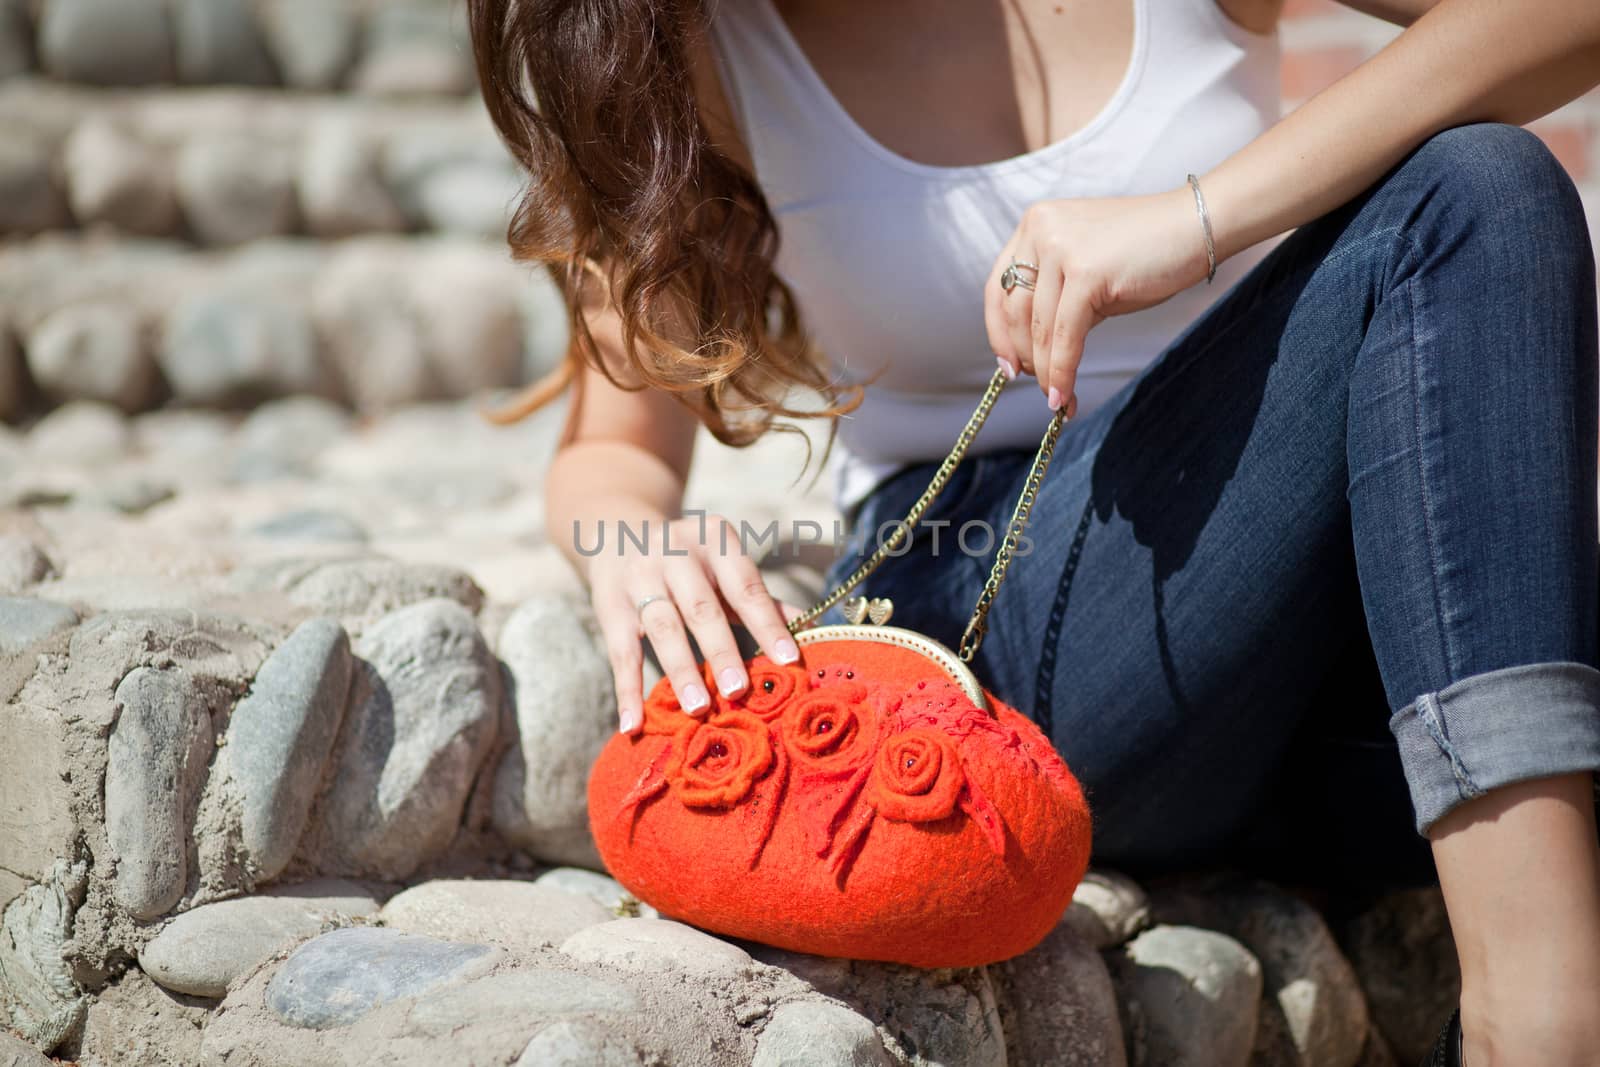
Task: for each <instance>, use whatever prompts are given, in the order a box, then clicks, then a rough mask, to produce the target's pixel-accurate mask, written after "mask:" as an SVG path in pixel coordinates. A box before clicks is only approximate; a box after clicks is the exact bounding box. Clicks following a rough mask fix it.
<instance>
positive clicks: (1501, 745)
mask: <svg viewBox="0 0 1600 1067" xmlns="http://www.w3.org/2000/svg"><path fill="white" fill-rule="evenodd" d="M1389 729H1390V731H1392V732H1393V733H1394V736H1395V740H1396V741H1398V742H1399V744H1400V762H1401V764H1402V766H1403V767H1404V768H1405V775H1406V782H1407V783H1408V784H1409V785H1410V787H1411V802H1412V805H1413V806H1414V807H1415V808H1416V813H1417V833H1419V834H1424V835H1426V834H1427V832H1428V828H1429V827H1431V826H1432V825H1433V824H1434V823H1436V822H1438V821H1439V820H1440V819H1441V818H1443V817H1444V816H1445V815H1446V814H1447V813H1448V812H1449V811H1450V810H1451V809H1452V808H1454V807H1455V806H1456V805H1457V804H1460V803H1462V802H1463V801H1467V800H1471V799H1473V798H1474V797H1478V796H1482V795H1483V794H1484V793H1486V792H1488V791H1489V790H1491V789H1496V788H1498V787H1500V786H1503V785H1510V784H1511V783H1512V782H1520V781H1524V780H1526V779H1529V778H1545V777H1549V776H1551V775H1557V774H1572V773H1575V772H1578V771H1594V770H1597V769H1600V671H1597V670H1595V669H1594V668H1593V667H1590V666H1587V665H1586V664H1582V663H1532V664H1528V665H1525V666H1521V667H1506V668H1504V669H1503V670H1498V671H1487V672H1485V673H1483V674H1475V675H1473V676H1472V677H1470V678H1463V679H1462V680H1461V681H1459V682H1455V683H1454V684H1452V685H1449V686H1446V687H1445V688H1443V689H1441V690H1439V691H1438V692H1436V693H1424V694H1423V695H1422V696H1419V697H1418V698H1417V699H1416V700H1414V701H1412V702H1411V703H1410V704H1407V705H1406V706H1405V707H1403V708H1401V709H1400V710H1399V711H1397V712H1395V713H1394V715H1393V716H1392V717H1391V718H1390V719H1389Z"/></svg>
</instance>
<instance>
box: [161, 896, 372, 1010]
mask: <svg viewBox="0 0 1600 1067" xmlns="http://www.w3.org/2000/svg"><path fill="white" fill-rule="evenodd" d="M377 910H378V903H377V901H375V900H373V899H372V897H371V895H369V894H368V893H366V892H365V891H364V890H363V889H362V888H361V887H360V886H358V885H356V884H355V883H353V882H339V881H334V880H328V881H323V882H309V883H305V884H303V885H298V886H291V887H289V888H287V889H279V890H273V891H270V892H267V893H262V894H260V895H257V896H249V897H240V898H238V899H236V900H224V901H219V902H217V903H215V904H204V905H202V906H200V907H198V908H195V909H194V910H192V911H186V912H184V913H183V914H182V915H179V916H178V917H177V918H176V919H173V920H172V922H170V923H168V924H167V926H166V927H165V928H163V929H162V931H161V932H160V933H159V934H157V935H156V936H155V937H154V938H153V939H151V940H150V941H149V942H148V943H147V944H146V945H145V946H144V948H142V949H140V950H139V966H140V967H141V968H143V969H144V971H145V973H146V974H148V975H149V976H150V977H151V978H154V979H155V980H156V981H157V982H159V983H160V984H161V985H162V986H164V987H165V988H167V989H170V990H172V991H174V992H177V993H188V994H190V995H192V996H197V997H220V996H222V995H223V994H224V993H226V992H227V991H228V984H229V983H230V982H232V981H233V980H234V979H235V978H238V977H239V976H240V975H242V974H245V973H247V972H249V971H250V970H251V969H253V968H254V967H255V966H256V965H257V964H258V963H260V962H261V961H262V960H264V959H266V958H267V957H269V956H271V955H272V954H273V953H274V952H276V951H278V950H279V949H280V948H282V947H284V946H286V945H289V944H292V943H294V942H296V941H300V940H304V939H305V938H308V937H314V936H315V935H317V934H319V933H321V932H322V930H323V927H324V926H325V925H326V924H328V923H330V922H338V921H343V920H348V919H352V918H359V917H362V916H367V915H372V914H374V913H376V912H377Z"/></svg>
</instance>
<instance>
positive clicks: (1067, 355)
mask: <svg viewBox="0 0 1600 1067" xmlns="http://www.w3.org/2000/svg"><path fill="white" fill-rule="evenodd" d="M1097 321H1098V320H1097V318H1096V315H1095V312H1094V308H1093V306H1092V305H1091V304H1090V302H1089V298H1088V296H1087V295H1085V294H1084V293H1081V292H1079V291H1078V290H1077V289H1075V288H1074V287H1072V286H1071V285H1068V286H1067V287H1066V288H1065V290H1064V291H1063V292H1062V295H1061V300H1060V302H1059V304H1058V306H1057V308H1056V314H1055V322H1054V323H1053V325H1052V326H1051V329H1050V336H1049V338H1048V340H1049V342H1050V355H1049V357H1048V363H1047V367H1048V370H1047V372H1046V373H1045V374H1041V376H1040V385H1041V387H1042V388H1043V389H1044V391H1045V399H1046V401H1047V402H1048V403H1049V405H1050V410H1051V411H1059V410H1061V408H1062V407H1066V408H1067V417H1068V418H1071V417H1072V416H1073V415H1074V414H1075V413H1076V412H1077V410H1078V408H1077V396H1076V394H1075V391H1076V388H1077V384H1078V364H1079V363H1080V362H1082V360H1083V346H1084V341H1085V339H1086V338H1087V337H1088V335H1089V331H1090V330H1092V329H1093V328H1094V326H1095V323H1096V322H1097ZM1069 401H1070V403H1069Z"/></svg>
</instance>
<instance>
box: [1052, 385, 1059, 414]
mask: <svg viewBox="0 0 1600 1067" xmlns="http://www.w3.org/2000/svg"><path fill="white" fill-rule="evenodd" d="M1050 410H1051V411H1060V410H1061V390H1059V389H1057V388H1056V387H1055V386H1053V385H1052V386H1051V387H1050Z"/></svg>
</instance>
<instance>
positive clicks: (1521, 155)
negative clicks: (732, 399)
mask: <svg viewBox="0 0 1600 1067" xmlns="http://www.w3.org/2000/svg"><path fill="white" fill-rule="evenodd" d="M979 355H980V354H979V353H974V358H978V357H979ZM1033 387H1034V386H1033V384H1032V382H1031V381H1029V382H1027V383H1026V384H1024V383H1021V382H1019V383H1018V385H1017V386H1015V388H1033ZM1596 396H1597V382H1596V317H1595V269H1594V258H1593V253H1592V250H1591V248H1590V244H1589V238H1588V234H1587V229H1586V226H1585V221H1584V216H1583V209H1582V207H1581V205H1580V203H1579V200H1578V194H1577V191H1576V189H1575V188H1574V187H1573V185H1572V183H1571V181H1570V179H1569V178H1568V177H1567V176H1566V174H1565V173H1564V172H1563V171H1562V169H1561V167H1560V166H1559V165H1558V164H1557V162H1556V161H1555V160H1554V158H1553V157H1552V156H1551V155H1550V153H1549V152H1548V150H1547V149H1546V148H1545V147H1544V145H1543V144H1542V143H1541V142H1540V141H1539V140H1538V139H1537V138H1535V137H1534V136H1533V135H1532V134H1529V133H1527V132H1526V131H1525V130H1522V129H1520V128H1517V127H1513V126H1506V125H1500V124H1489V123H1485V124H1476V125H1469V126H1462V127H1457V128H1454V129H1450V130H1447V131H1444V132H1442V133H1440V134H1438V135H1437V136H1435V137H1433V138H1431V139H1430V140H1428V141H1427V142H1426V143H1424V144H1423V145H1421V146H1419V147H1418V148H1417V149H1416V150H1415V151H1414V152H1413V153H1411V154H1410V155H1409V156H1408V157H1407V158H1406V159H1404V160H1403V161H1402V162H1400V163H1399V164H1397V165H1396V166H1395V167H1394V168H1393V169H1392V170H1390V172H1389V173H1388V174H1386V175H1385V176H1384V177H1383V178H1382V179H1381V180H1380V181H1378V182H1377V183H1376V184H1375V185H1374V186H1373V187H1372V188H1371V189H1369V190H1368V191H1367V192H1365V193H1363V194H1362V195H1361V196H1359V197H1358V198H1356V199H1355V200H1353V201H1351V202H1350V203H1349V204H1347V205H1345V206H1343V207H1341V208H1339V209H1338V210H1335V211H1333V212H1330V213H1329V214H1328V215H1326V216H1324V217H1322V218H1320V219H1318V220H1316V221H1314V222H1312V223H1310V224H1308V225H1305V226H1303V227H1301V228H1300V229H1298V230H1297V231H1296V232H1294V233H1293V234H1291V235H1290V236H1289V237H1288V238H1286V239H1285V240H1284V241H1283V242H1282V243H1281V244H1280V245H1279V246H1278V247H1277V248H1276V249H1274V250H1273V251H1272V253H1271V254H1270V255H1269V256H1268V257H1267V258H1266V259H1265V260H1264V261H1263V262H1262V263H1260V264H1259V265H1258V266H1257V267H1256V268H1255V269H1254V270H1253V271H1252V272H1251V273H1250V274H1249V275H1248V276H1247V277H1245V278H1244V279H1243V280H1241V281H1240V282H1239V283H1238V284H1237V285H1236V286H1235V287H1234V288H1233V289H1232V290H1231V291H1230V292H1228V293H1227V294H1225V295H1224V297H1223V298H1222V299H1221V300H1220V301H1219V302H1218V303H1217V304H1216V305H1215V306H1214V307H1213V308H1212V309H1211V310H1210V311H1209V312H1208V313H1207V314H1206V315H1204V316H1203V317H1202V318H1201V319H1200V320H1198V321H1197V322H1196V323H1194V324H1193V325H1192V326H1191V327H1190V328H1189V329H1188V330H1187V331H1186V332H1185V333H1184V334H1183V336H1181V337H1180V338H1178V339H1177V340H1176V341H1175V342H1173V343H1172V344H1171V345H1170V346H1169V347H1168V348H1167V349H1166V351H1164V352H1162V353H1161V355H1160V357H1159V358H1158V359H1156V360H1155V361H1154V363H1153V364H1151V365H1150V366H1149V367H1148V368H1147V369H1146V370H1145V371H1144V372H1143V373H1142V374H1141V375H1139V377H1137V378H1136V379H1135V380H1133V381H1131V382H1130V383H1128V385H1127V386H1126V387H1125V388H1123V389H1122V390H1121V391H1120V392H1119V393H1118V394H1117V395H1116V397H1115V398H1114V399H1113V400H1112V401H1111V402H1110V403H1108V404H1106V405H1104V406H1102V407H1100V408H1098V409H1096V410H1095V411H1093V412H1091V413H1088V414H1086V415H1084V416H1083V417H1081V418H1078V419H1075V420H1074V421H1073V422H1071V423H1070V424H1068V425H1067V427H1066V428H1065V430H1064V432H1063V434H1062V437H1061V441H1060V445H1059V447H1058V448H1057V450H1056V455H1055V461H1054V464H1053V466H1052V467H1051V469H1050V471H1049V473H1048V475H1047V476H1046V478H1045V480H1044V484H1043V487H1042V489H1041V491H1040V493H1039V495H1038V501H1037V504H1036V506H1035V508H1034V511H1033V517H1032V520H1031V522H1030V525H1029V528H1028V536H1029V538H1030V540H1031V542H1032V550H1031V552H1030V553H1029V554H1028V555H1027V556H1025V557H1022V558H1019V559H1018V560H1017V561H1016V562H1015V563H1014V564H1013V566H1012V568H1011V572H1010V576H1009V577H1008V578H1007V580H1006V583H1005V585H1004V587H1003V588H1002V590H1001V592H1000V594H999V596H998V598H997V600H996V602H995V604H994V608H993V611H992V612H991V614H990V617H989V632H988V636H987V638H986V639H985V642H984V644H983V646H982V649H981V651H980V652H979V655H978V657H977V659H976V661H975V662H974V669H975V670H976V672H977V674H978V676H979V677H980V678H981V679H982V681H983V682H984V684H985V685H986V686H987V687H988V688H989V689H990V690H991V691H992V692H994V693H995V694H996V695H998V696H999V697H1000V698H1001V699H1003V700H1005V701H1006V702H1008V703H1011V704H1014V705H1015V706H1016V707H1018V708H1019V709H1020V710H1022V711H1023V712H1025V713H1026V714H1029V715H1031V716H1032V717H1033V718H1034V719H1035V721H1037V722H1038V723H1039V724H1040V725H1041V726H1042V727H1043V728H1044V729H1045V731H1046V732H1047V733H1048V734H1049V736H1050V737H1051V738H1052V739H1053V740H1054V742H1055V744H1056V746H1057V748H1059V749H1060V751H1061V753H1062V755H1063V756H1064V757H1065V758H1066V760H1067V762H1068V764H1069V765H1070V766H1071V767H1072V768H1073V770H1074V772H1075V773H1076V774H1077V775H1078V777H1079V778H1080V780H1081V781H1082V782H1083V783H1084V785H1085V787H1086V788H1087V790H1088V794H1089V798H1090V803H1091V807H1092V808H1093V811H1094V816H1095V835H1096V836H1095V853H1096V857H1097V861H1098V862H1101V863H1107V864H1112V865H1120V866H1123V867H1125V868H1129V869H1134V870H1142V871H1153V870H1157V869H1162V868H1173V867H1179V866H1193V865H1195V864H1197V863H1207V862H1212V861H1223V862H1234V861H1235V860H1238V859H1240V858H1241V857H1243V858H1248V857H1257V858H1260V857H1270V858H1271V861H1272V864H1274V865H1276V866H1277V867H1278V868H1279V873H1280V874H1282V875H1283V876H1285V877H1298V876H1304V877H1308V878H1314V877H1325V876H1332V877H1335V878H1338V877H1340V876H1347V877H1350V878H1352V879H1353V880H1357V881H1359V880H1361V878H1362V877H1369V878H1372V879H1376V880H1386V879H1387V880H1411V879H1413V878H1418V877H1425V876H1426V873H1427V872H1428V871H1431V866H1429V865H1428V859H1427V848H1426V842H1425V841H1424V839H1423V838H1422V837H1420V836H1418V835H1419V834H1420V833H1423V832H1425V831H1426V830H1427V829H1428V827H1429V826H1431V825H1432V824H1433V823H1434V822H1435V821H1437V820H1438V819H1439V818H1440V817H1441V816H1443V815H1444V814H1445V813H1447V812H1448V811H1450V810H1451V809H1452V808H1454V807H1455V806H1456V805H1458V804H1460V803H1462V802H1463V801H1465V800H1468V799H1470V798H1472V797H1475V796H1478V795H1480V794H1481V793H1483V792H1485V791H1486V790H1490V789H1494V788H1496V787H1497V786H1502V785H1506V784H1508V783H1511V782H1515V781H1519V780H1523V779H1528V778H1535V777H1541V776H1546V775H1553V774H1560V773H1566V772H1575V771H1592V770H1595V769H1597V768H1600V671H1597V670H1596V666H1597V657H1600V647H1597V629H1600V549H1597V541H1596V534H1597V516H1596V441H1597V437H1600V431H1597V425H1596V422H1597V419H1596ZM1043 402H1044V401H1043V400H1042V399H1041V400H1040V403H1043ZM979 441H980V442H981V441H982V438H981V436H980V437H979ZM1031 458H1032V456H1031V453H1020V452H1003V453H993V454H987V455H981V456H978V457H976V458H969V459H968V461H967V462H966V463H965V464H964V465H963V466H962V467H961V468H959V469H958V471H957V473H956V474H955V476H954V478H953V479H952V482H951V484H950V485H949V487H948V488H947V489H946V490H945V492H944V495H943V496H942V497H941V498H940V500H939V501H938V502H937V503H936V505H935V506H934V507H933V509H932V510H931V511H930V513H929V514H928V515H927V517H926V518H925V520H924V522H923V525H922V526H921V527H920V528H919V530H918V531H917V532H916V534H915V536H914V538H913V541H912V544H911V547H910V548H909V550H908V551H906V552H905V553H904V554H903V555H901V556H900V557H898V558H895V559H892V560H890V561H889V562H888V563H887V564H885V565H884V566H883V567H882V568H881V569H880V570H879V572H878V573H877V574H876V575H874V576H873V577H871V578H869V579H868V580H867V582H866V583H865V587H864V590H865V591H866V592H867V593H868V594H869V595H873V596H888V597H892V598H893V599H894V601H895V621H896V622H897V623H902V624H904V625H906V626H910V627H913V628H916V629H919V630H921V631H923V632H925V633H928V634H930V635H932V636H934V637H937V638H939V639H940V640H942V641H944V642H945V643H946V644H948V645H950V646H951V647H955V645H956V643H957V641H958V640H959V638H960V635H961V632H962V629H963V627H964V626H965V624H966V622H967V619H968V616H969V614H970V612H971V610H972V606H973V603H974V602H975V601H976V599H977V597H978V594H979V591H980V589H981V588H982V586H983V583H984V579H985V576H986V575H987V573H988V570H989V566H990V562H991V555H985V554H968V553H965V552H963V551H962V550H961V549H960V546H959V545H958V543H957V536H956V535H957V532H958V527H959V526H960V525H961V524H962V523H965V522H968V521H970V520H983V521H985V522H987V523H989V524H990V525H991V526H992V528H993V529H995V530H996V531H1001V530H1003V529H1004V527H1005V524H1006V522H1007V521H1008V519H1009V516H1010V511H1011V508H1012V505H1013V503H1014V502H1015V500H1016V498H1017V495H1018V493H1019V492H1020V489H1021V485H1022V481H1023V479H1024V477H1025V475H1026V473H1027V470H1028V465H1029V462H1030V460H1031ZM934 466H935V464H932V463H929V464H926V465H919V466H915V467H912V468H908V469H906V470H904V471H901V472H899V473H897V474H896V475H895V476H893V477H892V478H890V479H889V480H888V481H886V482H885V483H884V484H882V485H880V486H879V487H878V489H877V490H876V491H875V492H874V493H873V495H872V496H870V497H869V498H868V499H867V500H866V501H865V502H864V504H863V505H862V507H861V508H860V509H858V511H857V512H856V514H855V515H854V516H853V517H852V518H853V525H854V527H855V533H854V537H853V540H852V542H851V544H850V546H849V547H848V549H847V551H846V552H845V553H844V555H843V557H842V558H841V559H840V560H839V561H838V563H837V564H836V565H835V567H834V568H833V570H832V572H831V574H830V578H831V579H833V580H838V579H840V578H842V577H843V576H844V575H845V574H847V573H848V572H849V570H850V569H851V568H853V567H854V566H855V565H856V564H857V563H858V562H859V558H860V554H861V553H862V552H863V551H866V550H869V549H871V548H873V547H875V546H876V538H877V537H878V536H879V532H880V528H881V527H882V526H883V524H885V523H890V522H892V521H893V520H895V519H897V518H898V517H899V516H901V515H903V514H904V513H905V511H906V509H907V508H908V507H909V506H910V504H911V502H912V500H914V499H915V498H916V496H917V495H918V494H919V493H920V492H921V491H922V489H923V488H924V487H925V486H926V484H927V482H928V479H929V477H930V475H931V473H932V471H933V469H934ZM944 522H947V523H950V525H948V526H941V525H940V523H944ZM885 532H886V531H885ZM967 541H968V545H969V547H973V548H974V549H975V550H981V549H982V548H983V547H984V541H985V538H984V537H983V536H982V535H981V533H980V532H979V530H978V528H971V529H969V531H968V537H967ZM828 621H839V620H838V618H837V615H835V616H834V617H833V618H832V619H830V620H828ZM1285 868H1287V870H1286V869H1285Z"/></svg>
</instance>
